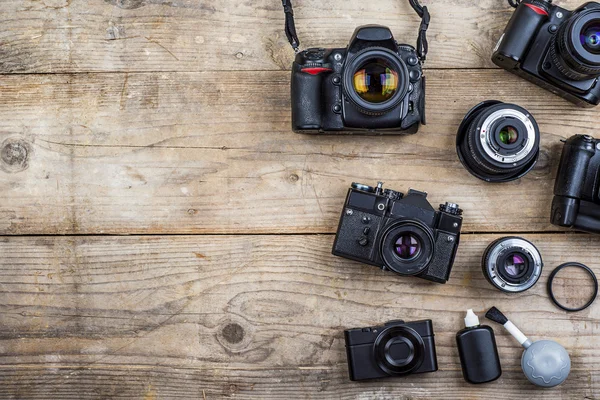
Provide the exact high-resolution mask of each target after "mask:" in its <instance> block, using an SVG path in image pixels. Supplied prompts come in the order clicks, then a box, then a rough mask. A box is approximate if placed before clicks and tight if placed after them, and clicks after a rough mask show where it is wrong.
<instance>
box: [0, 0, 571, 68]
mask: <svg viewBox="0 0 600 400" xmlns="http://www.w3.org/2000/svg"><path fill="white" fill-rule="evenodd" d="M295 3H297V4H295V6H296V18H297V27H298V31H299V35H300V38H301V40H302V41H303V46H304V47H305V48H306V47H311V46H317V47H334V46H335V47H345V46H346V45H347V44H348V41H349V40H350V37H351V35H352V32H353V31H354V29H355V28H356V27H357V26H359V25H362V24H371V23H379V24H383V25H388V26H390V27H391V28H392V29H393V31H394V33H395V36H396V37H397V38H398V40H399V41H401V42H406V43H409V44H414V43H415V41H416V33H417V30H418V26H419V19H418V17H417V16H416V14H415V13H414V12H413V10H412V9H411V8H410V6H409V4H408V1H406V0H379V1H377V2H370V3H369V4H365V3H364V2H363V1H362V0H349V1H334V0H327V1H319V0H298V1H296V2H295ZM423 4H426V5H428V6H429V7H430V10H431V13H432V18H433V19H432V23H431V27H430V33H429V37H430V44H431V45H430V48H431V51H430V56H429V57H428V62H427V67H428V68H476V67H481V68H491V67H493V64H492V63H491V61H490V56H491V51H492V49H493V47H494V44H495V42H496V41H497V40H498V39H499V38H500V35H501V33H502V31H503V29H504V27H505V26H506V23H507V22H508V19H509V18H510V15H511V13H512V8H510V7H509V6H508V4H507V3H506V1H504V0H479V1H467V0H451V1H434V0H423ZM580 4H581V1H579V0H568V1H561V6H563V7H566V8H575V7H577V6H578V5H580ZM0 16H1V17H2V18H1V20H2V32H0V72H3V73H11V72H19V73H22V72H25V73H26V72H44V73H46V72H47V73H55V72H89V71H97V72H98V71H186V72H189V71H205V70H217V71H222V70H232V71H237V70H281V69H283V70H288V69H289V67H290V64H291V61H292V59H293V52H292V50H291V48H290V47H289V44H288V43H287V42H286V39H285V34H284V32H283V12H282V9H281V3H280V2H279V1H273V0H256V1H245V2H235V3H232V2H231V1H228V0H216V1H208V0H184V1H177V2H174V1H166V0H105V1H100V0H98V1H93V2H90V1H84V0H43V1H38V0H4V1H3V2H2V10H0Z"/></svg>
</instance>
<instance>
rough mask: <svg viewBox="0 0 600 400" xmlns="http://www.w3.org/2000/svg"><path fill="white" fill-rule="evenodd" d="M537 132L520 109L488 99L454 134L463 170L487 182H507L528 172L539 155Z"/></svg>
mask: <svg viewBox="0 0 600 400" xmlns="http://www.w3.org/2000/svg"><path fill="white" fill-rule="evenodd" d="M539 145H540V130H539V128H538V126H537V123H536V122H535V119H534V118H533V117H532V116H531V114H529V112H527V110H525V109H524V108H523V107H519V106H517V105H515V104H506V103H502V102H499V101H494V100H489V101H485V102H483V103H481V104H478V105H477V106H475V107H473V108H472V109H471V110H470V111H469V112H468V113H467V115H466V116H465V118H464V120H463V122H462V123H461V125H460V127H459V129H458V133H457V135H456V151H457V153H458V157H459V159H460V161H461V162H462V164H463V165H464V166H465V168H466V169H467V170H468V171H469V172H470V173H471V174H472V175H474V176H476V177H478V178H479V179H483V180H485V181H488V182H508V181H512V180H515V179H518V178H520V177H522V176H523V175H525V174H526V173H527V172H529V171H530V170H531V169H532V168H533V167H534V165H535V163H536V162H537V159H538V156H539Z"/></svg>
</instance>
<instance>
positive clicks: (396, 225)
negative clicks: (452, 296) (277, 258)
mask: <svg viewBox="0 0 600 400" xmlns="http://www.w3.org/2000/svg"><path fill="white" fill-rule="evenodd" d="M461 214H462V210H461V209H460V208H459V207H458V205H456V204H453V203H446V204H442V205H440V207H439V211H436V210H434V208H433V207H432V206H431V204H430V203H429V202H428V201H427V193H423V192H419V191H416V190H412V189H411V190H409V191H408V193H407V194H406V196H404V195H403V194H402V193H400V192H396V191H394V190H390V189H385V190H384V189H383V184H382V183H381V182H379V184H378V185H377V187H375V188H373V187H371V186H367V185H363V184H360V183H353V184H352V187H351V188H350V190H349V192H348V196H347V198H346V203H345V204H344V209H343V212H342V217H341V219H340V224H339V227H338V231H337V234H336V237H335V241H334V243H333V251H332V253H333V254H334V255H336V256H340V257H344V258H349V259H351V260H355V261H360V262H363V263H366V264H370V265H375V266H378V267H381V268H383V269H384V270H390V271H394V272H396V273H398V274H400V275H412V276H418V277H419V278H423V279H427V280H430V281H433V282H437V283H446V281H448V278H449V277H450V270H451V269H452V264H453V263H454V256H455V255H456V250H457V248H458V241H459V237H460V227H461V225H462V217H461Z"/></svg>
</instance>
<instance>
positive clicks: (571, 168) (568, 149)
mask: <svg viewBox="0 0 600 400" xmlns="http://www.w3.org/2000/svg"><path fill="white" fill-rule="evenodd" d="M594 154H596V146H595V143H594V139H593V138H591V137H590V136H583V135H575V136H572V137H571V138H569V139H568V140H567V141H566V142H565V144H564V146H563V150H562V154H561V156H560V163H559V167H558V172H557V174H556V182H555V183H554V195H555V196H565V197H571V198H575V199H580V198H581V194H582V193H583V188H584V184H585V177H586V175H587V171H588V166H589V164H590V160H591V159H592V157H593V156H594Z"/></svg>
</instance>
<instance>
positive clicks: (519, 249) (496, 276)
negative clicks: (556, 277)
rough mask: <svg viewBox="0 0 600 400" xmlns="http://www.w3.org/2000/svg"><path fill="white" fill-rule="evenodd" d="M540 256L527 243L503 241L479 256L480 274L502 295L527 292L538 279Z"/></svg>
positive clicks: (540, 269)
mask: <svg viewBox="0 0 600 400" xmlns="http://www.w3.org/2000/svg"><path fill="white" fill-rule="evenodd" d="M543 266H544V264H543V262H542V256H541V254H540V252H539V250H538V249H537V248H536V247H535V246H534V245H533V244H532V243H531V242H529V241H527V240H525V239H523V238H520V237H504V238H501V239H498V240H496V241H495V242H493V243H492V244H490V245H489V246H488V248H487V249H486V251H485V253H484V255H483V266H482V268H483V274H484V275H485V277H486V278H487V280H488V281H489V282H490V283H491V284H492V285H494V286H495V287H496V288H498V289H500V290H502V291H503V292H509V293H518V292H523V291H525V290H527V289H530V288H531V287H532V286H533V285H535V284H536V282H537V281H538V279H539V278H540V276H541V275H542V268H543Z"/></svg>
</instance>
